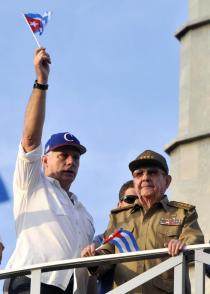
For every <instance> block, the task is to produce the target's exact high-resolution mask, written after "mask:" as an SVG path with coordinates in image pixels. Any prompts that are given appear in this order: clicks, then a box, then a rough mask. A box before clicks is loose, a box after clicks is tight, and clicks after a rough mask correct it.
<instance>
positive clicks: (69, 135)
mask: <svg viewBox="0 0 210 294" xmlns="http://www.w3.org/2000/svg"><path fill="white" fill-rule="evenodd" d="M63 137H64V140H66V141H68V142H74V137H73V136H72V134H70V133H65V134H64V136H63Z"/></svg>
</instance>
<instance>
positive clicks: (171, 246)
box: [164, 239, 186, 256]
mask: <svg viewBox="0 0 210 294" xmlns="http://www.w3.org/2000/svg"><path fill="white" fill-rule="evenodd" d="M164 245H165V247H168V254H169V255H171V256H176V255H178V254H179V253H180V252H181V251H182V250H183V249H184V247H185V246H186V244H185V243H184V242H182V241H181V240H176V239H172V240H170V241H169V242H168V243H167V244H164Z"/></svg>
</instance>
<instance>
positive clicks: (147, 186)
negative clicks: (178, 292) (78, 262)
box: [82, 150, 204, 294]
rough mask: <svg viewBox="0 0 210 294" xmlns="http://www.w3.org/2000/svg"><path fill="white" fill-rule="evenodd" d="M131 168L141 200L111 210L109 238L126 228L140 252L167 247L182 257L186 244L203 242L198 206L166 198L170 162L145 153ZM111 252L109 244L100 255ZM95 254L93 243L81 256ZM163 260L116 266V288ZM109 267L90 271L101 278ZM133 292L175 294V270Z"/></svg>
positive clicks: (159, 155)
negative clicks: (181, 253)
mask: <svg viewBox="0 0 210 294" xmlns="http://www.w3.org/2000/svg"><path fill="white" fill-rule="evenodd" d="M129 169H130V171H131V173H132V175H133V181H134V187H135V190H136V192H137V195H138V198H139V199H138V200H137V201H136V202H135V203H134V204H132V205H129V206H126V207H123V208H118V209H115V210H112V211H111V215H110V220H109V225H108V228H107V235H109V234H111V233H112V232H113V231H114V230H115V229H117V228H121V227H123V228H124V229H126V230H129V231H131V232H132V233H133V235H134V237H135V238H136V241H137V243H138V245H139V247H140V249H141V250H150V249H157V248H163V247H168V253H169V254H170V255H171V256H175V255H177V254H179V252H180V251H182V250H183V248H184V247H185V245H191V244H202V243H204V237H203V233H202V231H201V229H200V227H199V225H198V222H197V218H198V215H197V212H196V210H195V207H194V206H193V205H190V204H186V203H180V202H176V201H169V200H168V198H167V196H166V195H165V191H166V189H167V188H168V187H169V185H170V183H171V176H170V175H169V169H168V165H167V162H166V160H165V158H164V157H163V156H162V155H161V154H159V153H157V152H154V151H151V150H146V151H144V152H143V153H141V154H140V155H139V156H138V157H137V158H136V159H135V160H133V161H132V162H130V164H129ZM110 253H118V250H117V248H116V247H115V246H114V245H112V244H109V243H108V244H105V245H103V247H102V249H101V250H100V254H110ZM95 254H98V251H95V247H94V245H93V244H92V245H90V246H88V247H86V248H84V250H83V251H82V256H92V255H95ZM161 261H163V259H162V260H161V259H159V258H156V259H150V260H143V261H133V262H127V263H119V264H116V268H115V276H114V281H115V285H114V286H119V285H121V284H123V283H124V282H126V281H128V280H130V279H132V278H134V277H135V276H137V275H138V274H140V273H143V272H145V271H147V270H148V269H150V268H151V267H153V266H155V265H157V264H159V263H160V262H161ZM109 266H110V265H109ZM106 267H108V266H100V267H98V268H97V269H96V270H95V271H93V270H90V271H91V273H92V274H96V275H98V276H100V275H102V274H103V273H104V271H105V270H106ZM190 292H191V291H190V283H189V277H188V274H186V290H185V293H186V294H189V293H190ZM130 293H138V294H151V293H152V294H163V293H173V270H170V271H167V272H165V273H163V274H162V275H159V276H158V277H156V278H154V279H153V280H151V281H149V282H147V283H145V284H143V285H142V286H140V287H138V288H136V289H135V290H133V291H131V292H130Z"/></svg>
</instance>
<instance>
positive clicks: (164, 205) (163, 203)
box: [159, 195, 169, 211]
mask: <svg viewBox="0 0 210 294" xmlns="http://www.w3.org/2000/svg"><path fill="white" fill-rule="evenodd" d="M168 202H169V201H168V197H167V196H166V195H164V196H163V198H162V199H161V200H160V202H159V203H160V204H161V205H162V207H163V208H164V209H165V210H166V211H169V207H168Z"/></svg>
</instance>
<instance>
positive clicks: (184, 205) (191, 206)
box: [168, 201, 195, 210]
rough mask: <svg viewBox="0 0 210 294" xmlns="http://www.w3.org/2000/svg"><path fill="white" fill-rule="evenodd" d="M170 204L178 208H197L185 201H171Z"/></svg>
mask: <svg viewBox="0 0 210 294" xmlns="http://www.w3.org/2000/svg"><path fill="white" fill-rule="evenodd" d="M168 205H169V206H173V207H177V208H182V209H185V210H191V209H193V208H195V206H194V205H191V204H188V203H184V202H178V201H169V202H168Z"/></svg>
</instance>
